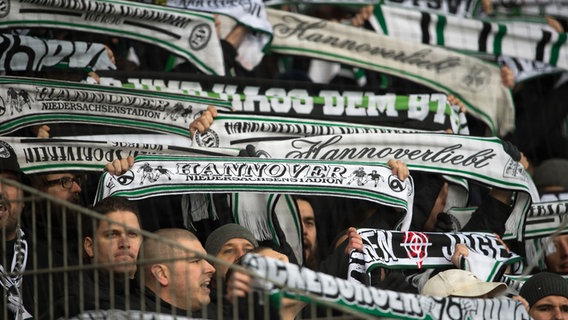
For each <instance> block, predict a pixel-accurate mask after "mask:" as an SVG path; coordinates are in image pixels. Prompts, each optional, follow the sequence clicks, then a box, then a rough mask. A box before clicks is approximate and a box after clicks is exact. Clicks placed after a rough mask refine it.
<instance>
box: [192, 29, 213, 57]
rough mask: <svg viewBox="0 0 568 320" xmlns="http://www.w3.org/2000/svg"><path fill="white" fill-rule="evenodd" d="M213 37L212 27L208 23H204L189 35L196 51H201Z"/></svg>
mask: <svg viewBox="0 0 568 320" xmlns="http://www.w3.org/2000/svg"><path fill="white" fill-rule="evenodd" d="M209 38H211V27H210V26H209V25H208V24H207V23H202V24H199V25H197V26H195V28H193V30H192V31H191V34H190V35H189V46H190V47H191V49H193V50H195V51H199V50H201V49H203V48H205V46H206V45H207V43H209Z"/></svg>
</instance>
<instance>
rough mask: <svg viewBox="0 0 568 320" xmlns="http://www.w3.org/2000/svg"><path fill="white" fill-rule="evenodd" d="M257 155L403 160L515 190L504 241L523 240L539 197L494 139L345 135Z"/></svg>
mask: <svg viewBox="0 0 568 320" xmlns="http://www.w3.org/2000/svg"><path fill="white" fill-rule="evenodd" d="M256 152H257V154H259V155H263V156H266V157H273V158H286V159H312V160H315V159H321V160H333V161H345V160H348V161H378V162H383V163H386V162H387V161H388V160H390V159H398V160H402V161H404V162H405V163H406V164H407V166H408V168H409V169H411V170H421V171H426V172H434V173H439V174H445V175H455V176H459V177H462V178H467V179H472V180H475V181H478V182H481V183H484V184H487V185H489V186H494V187H499V188H503V189H507V190H513V191H519V193H518V194H517V197H516V199H515V203H514V205H513V210H512V213H511V215H510V217H509V219H508V220H507V223H506V233H505V236H504V238H506V239H509V238H519V239H521V238H522V234H523V232H522V228H523V227H524V220H525V212H526V210H527V209H528V208H529V206H530V202H531V200H532V201H534V202H537V201H538V192H537V190H536V186H535V185H534V182H533V181H532V179H531V178H530V177H529V176H528V174H527V173H526V171H525V170H524V168H523V167H522V165H521V164H520V163H519V162H517V161H515V160H513V159H512V158H511V156H510V155H509V154H508V153H507V152H506V151H505V150H504V149H503V146H502V142H501V141H500V140H499V139H498V138H480V137H468V136H459V135H450V134H435V133H405V134H391V133H384V134H380V135H377V134H374V135H373V134H350V135H330V136H316V137H305V138H297V139H289V140H283V141H270V142H260V143H257V144H256Z"/></svg>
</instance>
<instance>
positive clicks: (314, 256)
mask: <svg viewBox="0 0 568 320" xmlns="http://www.w3.org/2000/svg"><path fill="white" fill-rule="evenodd" d="M294 200H296V204H297V205H298V211H299V212H300V217H301V219H302V246H303V249H304V266H305V267H308V268H310V269H312V270H318V268H319V263H320V256H319V246H318V239H317V232H318V231H317V225H316V218H315V215H314V208H313V207H312V204H311V201H310V199H309V198H308V197H304V196H294Z"/></svg>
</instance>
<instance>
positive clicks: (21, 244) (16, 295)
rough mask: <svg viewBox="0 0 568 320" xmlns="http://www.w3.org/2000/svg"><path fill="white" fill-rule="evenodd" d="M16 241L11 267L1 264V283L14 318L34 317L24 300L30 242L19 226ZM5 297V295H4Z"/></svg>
mask: <svg viewBox="0 0 568 320" xmlns="http://www.w3.org/2000/svg"><path fill="white" fill-rule="evenodd" d="M16 233H17V237H16V240H15V241H14V256H13V257H12V263H11V264H10V268H8V266H3V265H1V264H0V284H2V287H3V288H4V291H5V292H6V293H7V297H5V298H6V299H7V301H8V305H7V307H8V310H9V311H10V312H12V313H13V314H14V319H33V316H32V315H31V314H30V313H29V312H28V311H27V310H26V308H25V307H24V303H23V302H22V293H21V290H22V281H23V274H24V272H25V271H26V264H27V261H28V242H27V241H26V239H24V231H22V229H20V228H19V227H18V229H17V230H16ZM3 299H4V297H3Z"/></svg>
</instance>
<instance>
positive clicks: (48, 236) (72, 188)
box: [22, 171, 86, 265]
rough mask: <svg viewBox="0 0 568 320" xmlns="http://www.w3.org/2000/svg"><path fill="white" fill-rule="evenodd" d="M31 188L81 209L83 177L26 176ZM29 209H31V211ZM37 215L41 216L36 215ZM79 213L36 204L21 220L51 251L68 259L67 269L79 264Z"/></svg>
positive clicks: (64, 174)
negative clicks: (49, 246)
mask: <svg viewBox="0 0 568 320" xmlns="http://www.w3.org/2000/svg"><path fill="white" fill-rule="evenodd" d="M29 178H30V179H29V180H30V185H31V187H33V188H35V189H37V190H39V191H42V192H45V193H47V194H49V195H50V196H53V197H55V198H56V199H58V200H63V201H66V202H68V203H71V204H75V205H80V206H82V205H84V204H85V203H86V202H85V201H83V195H82V191H83V190H82V185H83V182H84V180H85V175H83V174H81V173H80V172H76V171H62V172H53V173H51V172H50V173H42V174H31V175H29ZM30 209H31V208H30ZM38 213H40V214H38ZM79 215H80V213H79V212H77V211H75V210H72V209H69V208H68V206H66V205H62V204H58V203H57V202H54V201H51V200H44V201H36V202H35V207H33V210H26V212H25V213H24V215H23V217H22V220H23V221H24V222H23V223H25V224H27V225H29V226H30V231H32V232H33V233H34V234H35V235H36V236H37V237H38V239H40V240H41V241H45V243H51V248H52V250H53V251H55V252H57V253H58V254H59V255H61V256H65V257H67V261H68V263H69V264H70V265H73V264H77V263H78V262H79V259H80V256H81V252H82V244H81V242H82V240H83V239H80V237H79V230H78V225H79V224H78V222H79V221H78V216H79Z"/></svg>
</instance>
